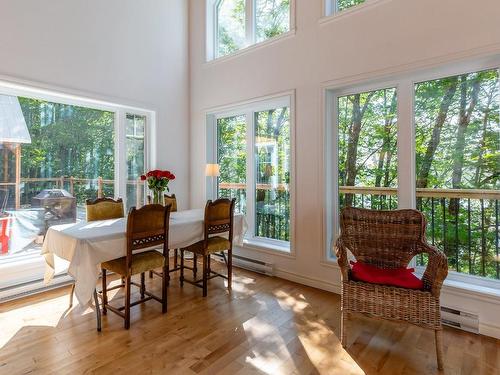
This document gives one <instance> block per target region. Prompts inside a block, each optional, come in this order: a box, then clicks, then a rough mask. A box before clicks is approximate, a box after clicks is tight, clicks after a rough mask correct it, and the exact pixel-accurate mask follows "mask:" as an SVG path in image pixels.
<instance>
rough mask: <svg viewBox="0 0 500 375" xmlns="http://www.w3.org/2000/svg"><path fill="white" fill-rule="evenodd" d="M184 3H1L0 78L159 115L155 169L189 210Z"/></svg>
mask: <svg viewBox="0 0 500 375" xmlns="http://www.w3.org/2000/svg"><path fill="white" fill-rule="evenodd" d="M187 12H188V5H187V3H186V1H185V0H144V1H137V0H105V1H102V0H84V1H68V0H0V79H7V80H13V81H16V82H19V81H28V82H30V83H33V84H35V85H36V86H40V87H44V88H57V89H60V90H62V91H64V92H66V93H72V94H77V95H84V96H92V97H93V98H98V99H101V100H106V101H110V102H114V103H118V104H127V105H133V106H139V107H142V108H146V109H152V110H156V111H157V121H158V131H157V135H156V137H155V139H154V142H156V145H157V149H158V150H159V151H158V155H157V160H158V167H161V168H169V169H171V170H172V171H173V172H175V174H176V175H177V180H176V181H174V182H173V184H172V187H173V189H172V191H173V192H175V193H176V194H177V195H178V196H179V201H180V205H181V207H188V206H189V201H188V200H189V183H188V181H189V174H188V168H189V163H188V158H189V151H188V150H189V139H188V137H189V125H188V124H189V111H188V108H189V91H188V90H189V85H188V82H189V74H188V73H189V70H188V13H187Z"/></svg>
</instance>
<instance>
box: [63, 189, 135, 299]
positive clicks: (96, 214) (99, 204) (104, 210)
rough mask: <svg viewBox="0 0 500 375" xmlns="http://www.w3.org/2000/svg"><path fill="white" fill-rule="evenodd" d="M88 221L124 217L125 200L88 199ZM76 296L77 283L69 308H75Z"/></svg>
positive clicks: (72, 287) (73, 289)
mask: <svg viewBox="0 0 500 375" xmlns="http://www.w3.org/2000/svg"><path fill="white" fill-rule="evenodd" d="M85 210H86V214H87V221H98V220H111V219H120V218H122V217H124V216H125V215H124V211H123V200H122V199H121V198H118V199H117V200H114V199H113V198H106V197H105V198H97V199H94V200H91V199H87V200H86V202H85ZM74 294H75V283H73V284H72V285H71V292H70V297H69V307H71V306H73V295H74Z"/></svg>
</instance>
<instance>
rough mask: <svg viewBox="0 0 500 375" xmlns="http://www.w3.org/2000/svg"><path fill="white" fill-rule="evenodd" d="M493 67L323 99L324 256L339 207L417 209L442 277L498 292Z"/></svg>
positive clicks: (498, 142) (498, 154)
mask: <svg viewBox="0 0 500 375" xmlns="http://www.w3.org/2000/svg"><path fill="white" fill-rule="evenodd" d="M492 61H494V62H493V63H492ZM499 67H500V59H498V58H492V59H491V60H490V61H488V62H487V63H482V62H477V63H475V64H472V63H467V64H465V63H464V64H462V65H460V67H457V68H453V67H441V68H436V69H434V70H429V71H427V72H419V73H418V74H414V75H413V76H407V75H405V76H401V77H395V78H394V80H393V81H392V82H390V83H388V84H387V85H385V86H381V85H380V84H377V86H376V87H375V89H374V88H373V86H370V85H367V86H365V87H364V88H363V87H362V86H359V87H355V88H347V89H335V90H329V91H328V92H327V102H328V103H330V104H329V106H330V107H329V108H328V110H329V114H328V116H327V128H326V135H327V140H326V142H327V148H326V149H327V152H326V154H325V158H326V159H325V161H326V171H325V172H326V174H327V181H329V182H328V184H327V188H326V192H327V196H326V199H327V204H328V209H327V213H326V218H325V223H326V224H325V225H326V227H325V230H326V232H327V244H326V245H327V249H328V251H327V254H328V255H329V257H333V255H334V254H333V252H332V244H333V240H334V239H335V238H336V237H337V236H338V230H339V229H338V220H337V218H338V214H339V212H340V210H341V209H342V208H343V207H345V206H356V207H365V208H374V209H395V208H398V207H399V208H417V209H418V210H420V211H421V212H422V213H423V214H424V215H425V216H426V218H427V231H426V235H427V239H428V241H429V242H430V243H431V244H433V245H434V246H436V247H438V248H439V249H441V250H442V251H444V252H445V253H446V255H447V256H448V264H449V269H450V275H449V278H455V279H456V280H459V281H463V280H464V279H465V280H467V282H470V283H478V284H480V285H491V284H490V283H491V282H494V283H498V280H500V251H499V245H500V242H499V208H500V207H499V199H500V84H499V79H500V73H499V72H500V71H499ZM377 87H386V88H381V89H378V88H377ZM396 88H397V89H396ZM396 90H397V91H396ZM403 120H404V121H403ZM329 150H330V151H329ZM337 181H338V184H337ZM337 187H338V188H337ZM413 261H414V262H415V265H416V266H417V267H419V268H420V269H423V267H424V266H425V265H426V263H427V259H426V257H425V256H418V257H416V259H414V260H413ZM471 275H473V276H477V277H475V278H472V277H470V276H471ZM478 277H479V278H478ZM495 285H497V286H496V287H498V284H495Z"/></svg>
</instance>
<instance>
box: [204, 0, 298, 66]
mask: <svg viewBox="0 0 500 375" xmlns="http://www.w3.org/2000/svg"><path fill="white" fill-rule="evenodd" d="M220 1H221V0H206V2H205V4H206V11H205V15H206V18H205V24H206V30H205V34H206V35H205V58H206V62H207V63H209V62H211V61H219V60H221V61H222V60H226V59H228V58H231V57H234V56H238V55H241V54H243V53H247V52H250V51H253V50H254V49H255V47H261V46H266V45H269V44H271V43H275V42H276V41H278V40H282V39H285V38H287V37H290V36H292V35H295V1H296V0H290V13H289V25H290V28H289V30H288V31H286V32H284V33H282V34H280V35H276V36H275V37H273V38H269V39H266V40H263V41H261V42H256V34H255V29H256V20H255V17H254V9H255V0H245V40H246V42H245V45H244V46H243V47H242V48H241V49H239V50H237V51H234V52H232V53H229V54H227V55H224V56H218V55H217V44H218V40H217V35H218V32H217V28H218V20H217V7H218V4H219V2H220Z"/></svg>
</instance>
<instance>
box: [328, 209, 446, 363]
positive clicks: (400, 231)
mask: <svg viewBox="0 0 500 375" xmlns="http://www.w3.org/2000/svg"><path fill="white" fill-rule="evenodd" d="M425 228H426V220H425V217H424V215H423V214H422V213H421V212H419V211H416V210H395V211H374V210H367V209H362V208H352V207H348V208H344V209H343V210H342V214H341V216H340V229H341V233H340V237H339V238H338V240H337V243H336V255H337V260H338V264H339V266H340V270H341V275H342V302H341V342H342V346H344V347H346V345H347V326H346V324H347V319H348V316H349V315H350V314H351V313H361V314H364V315H368V316H371V317H376V318H382V319H389V320H393V321H400V322H406V323H411V324H414V325H417V326H420V327H423V328H428V329H432V330H434V332H435V341H436V354H437V363H438V368H439V369H442V368H443V349H442V325H441V313H440V303H439V297H440V293H441V286H442V285H443V281H444V279H445V278H446V275H447V274H448V262H447V258H446V255H445V254H444V253H443V252H442V251H440V250H438V249H436V248H435V247H432V246H430V245H428V244H427V242H426V237H425ZM348 252H350V253H351V254H352V255H354V257H355V258H356V261H357V262H359V263H360V264H366V265H368V267H373V269H376V270H381V272H384V273H391V272H393V271H394V270H401V269H406V268H407V266H408V264H409V263H410V261H411V260H412V259H413V258H414V257H415V256H416V255H419V254H426V255H427V256H428V264H427V267H426V270H425V272H424V274H423V277H422V283H421V285H422V284H423V288H422V289H408V288H403V287H395V286H388V285H380V284H375V283H369V282H364V281H359V280H358V279H355V278H354V276H353V269H351V267H350V265H349V260H348Z"/></svg>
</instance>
